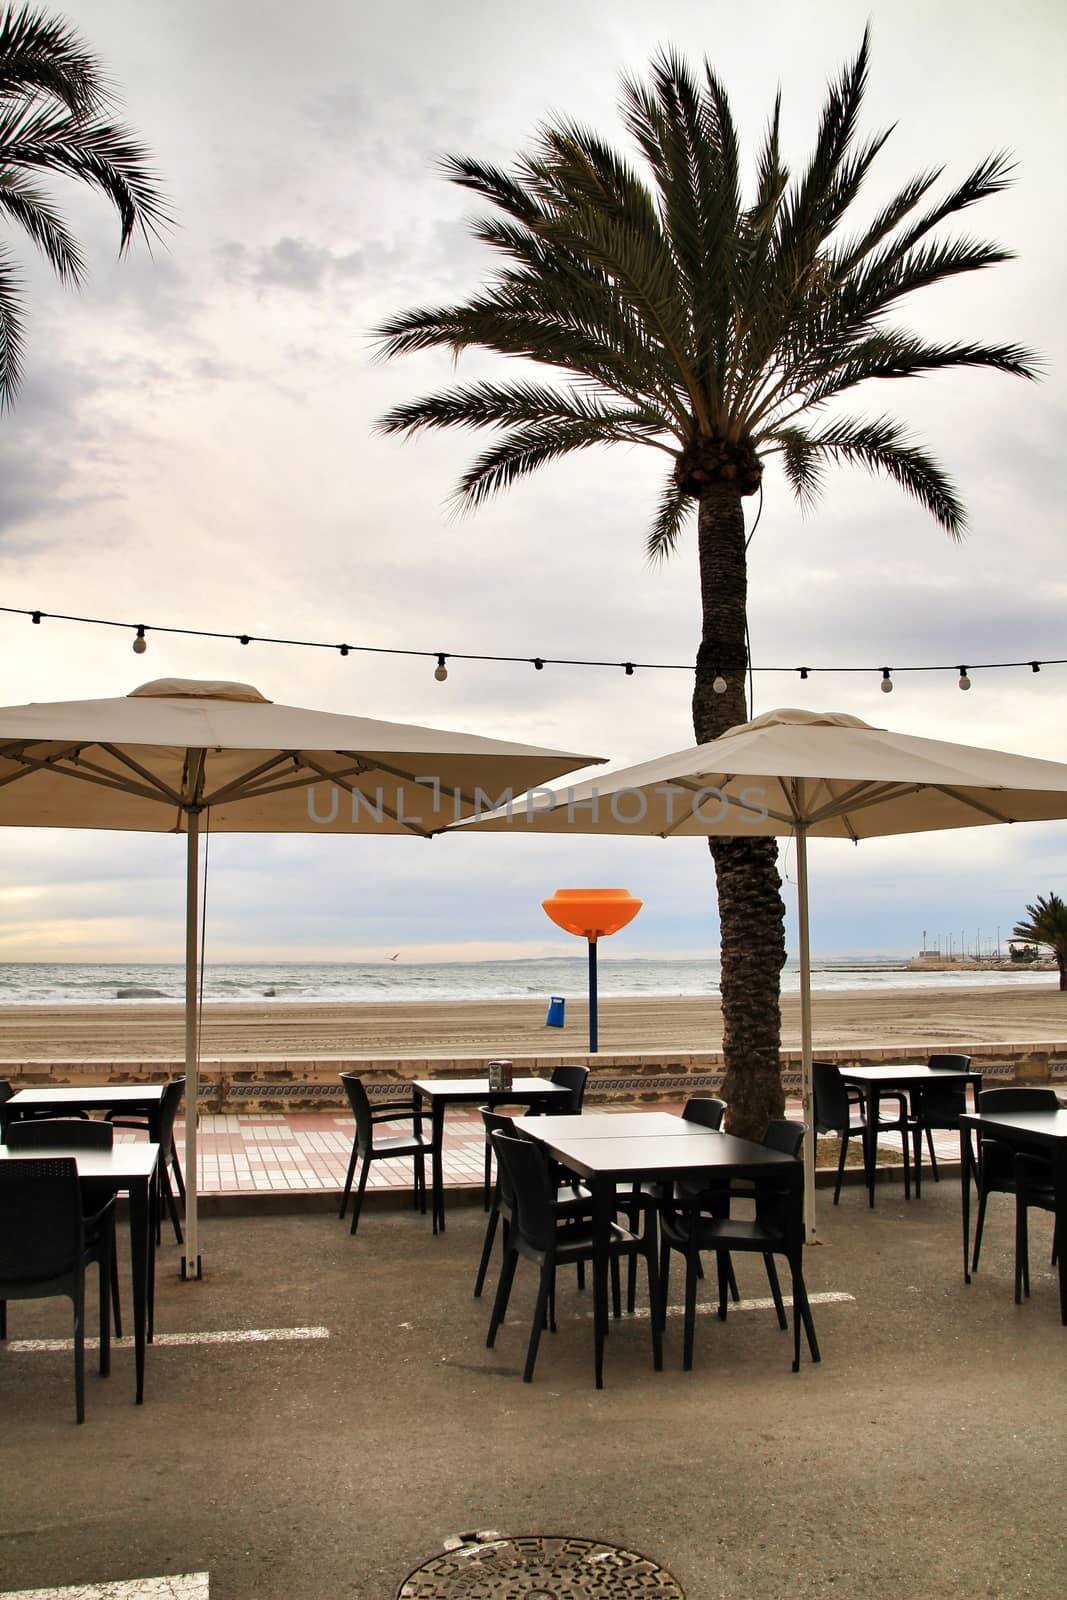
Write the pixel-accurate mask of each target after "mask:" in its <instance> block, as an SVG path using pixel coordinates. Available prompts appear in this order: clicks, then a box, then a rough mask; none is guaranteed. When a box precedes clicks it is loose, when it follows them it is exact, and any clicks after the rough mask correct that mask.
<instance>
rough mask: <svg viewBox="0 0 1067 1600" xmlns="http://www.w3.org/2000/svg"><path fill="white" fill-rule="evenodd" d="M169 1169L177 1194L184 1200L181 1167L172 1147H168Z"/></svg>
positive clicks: (183, 1180)
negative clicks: (172, 1175)
mask: <svg viewBox="0 0 1067 1600" xmlns="http://www.w3.org/2000/svg"><path fill="white" fill-rule="evenodd" d="M170 1169H171V1171H172V1172H173V1174H174V1181H175V1183H176V1184H177V1185H178V1193H179V1194H180V1195H181V1197H182V1199H183V1200H184V1199H185V1179H184V1178H183V1177H182V1166H181V1162H180V1161H179V1160H178V1152H177V1150H175V1148H174V1146H173V1145H171V1147H170Z"/></svg>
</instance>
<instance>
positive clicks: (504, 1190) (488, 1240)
mask: <svg viewBox="0 0 1067 1600" xmlns="http://www.w3.org/2000/svg"><path fill="white" fill-rule="evenodd" d="M479 1110H480V1112H481V1117H482V1122H483V1124H484V1125H485V1136H486V1138H487V1139H489V1138H491V1137H492V1135H493V1134H494V1133H503V1134H506V1135H507V1136H508V1137H509V1138H516V1139H521V1138H525V1137H527V1135H524V1134H522V1133H520V1132H519V1130H518V1129H517V1128H516V1127H515V1124H514V1120H513V1119H512V1118H511V1117H509V1116H506V1115H504V1114H502V1113H501V1112H499V1111H493V1110H492V1109H491V1108H490V1107H489V1106H481V1107H479ZM551 1169H552V1163H551V1162H550V1163H549V1170H550V1171H551ZM592 1203H593V1197H592V1195H591V1194H590V1193H589V1191H588V1189H583V1188H581V1186H580V1185H576V1184H573V1183H565V1184H563V1185H561V1186H558V1187H557V1189H556V1208H557V1210H558V1212H559V1213H560V1215H564V1214H565V1215H567V1216H568V1217H572V1218H576V1217H578V1216H582V1215H584V1216H586V1217H588V1216H589V1215H590V1214H591V1209H592ZM514 1220H515V1194H514V1190H513V1189H512V1185H511V1180H510V1178H509V1176H508V1174H507V1173H506V1172H503V1171H502V1170H501V1168H500V1166H499V1165H498V1166H497V1171H496V1183H495V1184H494V1186H493V1198H492V1204H491V1206H490V1208H489V1220H488V1222H487V1223H486V1225H485V1238H484V1240H483V1241H482V1254H481V1257H480V1259H479V1262H478V1275H477V1277H476V1278H475V1280H474V1298H475V1299H476V1300H477V1299H479V1298H480V1297H481V1293H482V1290H483V1288H484V1287H485V1275H486V1273H487V1271H488V1270H489V1262H490V1259H491V1257H492V1254H493V1240H494V1239H495V1238H496V1231H497V1226H498V1224H500V1223H503V1233H502V1241H503V1248H504V1252H505V1253H506V1252H507V1243H508V1229H509V1227H510V1226H511V1224H512V1222H513V1221H514ZM578 1287H579V1289H584V1288H585V1263H584V1262H582V1261H579V1262H578ZM618 1314H619V1313H618V1311H616V1315H618Z"/></svg>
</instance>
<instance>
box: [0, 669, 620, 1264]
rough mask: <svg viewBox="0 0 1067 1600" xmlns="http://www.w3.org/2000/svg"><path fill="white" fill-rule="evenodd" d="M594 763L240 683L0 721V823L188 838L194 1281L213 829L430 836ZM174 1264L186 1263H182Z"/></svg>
mask: <svg viewBox="0 0 1067 1600" xmlns="http://www.w3.org/2000/svg"><path fill="white" fill-rule="evenodd" d="M597 759H600V758H597V757H590V756H583V755H571V754H567V753H565V752H563V751H559V750H543V749H540V748H538V747H536V746H532V745H520V744H510V743H507V742H505V741H503V740H500V739H486V738H481V737H479V736H478V735H476V734H471V733H446V732H443V731H441V730H439V729H434V728H420V727H415V726H412V725H410V724H408V723H399V722H378V721H373V720H371V719H370V718H369V717H349V716H339V715H337V714H336V713H333V712H328V711H307V710H303V709H300V708H298V707H295V706H283V705H275V704H273V703H272V702H271V701H269V700H267V699H266V698H265V697H264V696H263V695H262V694H260V692H259V690H258V689H253V688H252V687H251V686H250V685H248V684H241V683H199V682H189V681H186V680H184V679H159V680H157V681H156V682H154V683H146V684H143V685H142V686H141V688H139V689H135V690H134V691H133V692H132V694H129V695H126V696H123V697H121V698H119V699H115V700H71V701H60V702H53V703H46V704H41V705H28V706H12V707H8V708H7V709H5V710H0V825H5V826H8V827H33V828H111V829H130V830H134V831H137V832H167V833H185V834H187V835H188V851H187V871H186V880H187V882H186V937H185V957H186V973H185V1074H186V1104H187V1112H186V1119H185V1125H186V1136H185V1161H186V1189H187V1195H186V1218H187V1237H186V1252H187V1253H186V1257H185V1263H188V1266H189V1268H190V1269H191V1270H190V1271H189V1273H188V1275H189V1276H193V1275H194V1273H195V1274H196V1275H199V1270H200V1258H199V1250H198V1231H197V1181H196V1115H195V1111H196V1103H197V1091H198V1087H199V1064H198V1058H197V1034H198V1028H197V988H196V967H197V874H198V836H199V833H200V829H201V819H202V818H206V819H207V826H208V827H209V828H210V830H211V832H214V833H218V832H239V833H378V834H408V835H414V836H416V837H419V838H429V837H430V836H431V835H432V834H434V833H438V832H441V831H442V830H443V829H444V828H445V826H446V825H447V824H449V823H452V822H455V821H456V820H458V819H459V818H461V817H464V816H470V815H471V814H474V813H477V812H478V810H479V809H484V808H485V807H486V806H487V805H489V806H492V805H495V804H497V803H500V802H502V801H503V800H504V798H505V796H506V795H507V794H508V793H518V792H521V791H523V790H525V789H528V788H529V787H530V786H531V785H533V784H539V783H541V782H542V781H543V780H545V779H546V778H557V777H560V776H562V774H563V773H565V772H570V771H573V770H574V769H575V768H576V767H584V766H587V765H589V763H590V762H591V761H595V760H597ZM185 1263H183V1266H184V1265H185Z"/></svg>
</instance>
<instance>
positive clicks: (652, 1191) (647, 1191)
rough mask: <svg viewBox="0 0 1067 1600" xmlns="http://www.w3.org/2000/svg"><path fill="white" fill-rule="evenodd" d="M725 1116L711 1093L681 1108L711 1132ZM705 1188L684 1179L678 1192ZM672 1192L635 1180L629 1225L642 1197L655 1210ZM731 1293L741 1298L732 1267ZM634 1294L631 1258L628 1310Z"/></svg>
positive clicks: (723, 1106)
mask: <svg viewBox="0 0 1067 1600" xmlns="http://www.w3.org/2000/svg"><path fill="white" fill-rule="evenodd" d="M725 1115H726V1101H725V1100H720V1099H719V1098H718V1097H717V1096H716V1095H712V1094H691V1095H690V1096H689V1099H688V1100H687V1101H686V1102H685V1105H684V1106H683V1107H682V1120H683V1122H695V1123H696V1124H697V1126H698V1127H701V1128H707V1129H708V1131H709V1132H711V1133H718V1131H719V1129H720V1128H721V1127H722V1119H723V1117H724V1116H725ZM706 1188H707V1185H706V1184H702V1183H701V1182H700V1180H699V1179H698V1178H683V1179H680V1180H679V1182H678V1185H677V1189H678V1192H679V1193H681V1194H687V1193H688V1194H700V1193H702V1192H703V1191H704V1189H706ZM672 1192H673V1191H672V1190H671V1187H670V1185H669V1184H667V1185H665V1184H662V1183H640V1184H638V1183H635V1184H634V1186H633V1189H632V1191H631V1193H630V1197H629V1199H628V1200H627V1201H626V1203H625V1205H624V1207H623V1209H624V1210H625V1211H626V1212H627V1214H628V1217H629V1224H630V1227H631V1228H636V1226H637V1221H638V1216H637V1212H636V1211H635V1209H634V1207H635V1205H636V1204H637V1203H638V1201H639V1198H640V1197H641V1196H643V1197H644V1199H645V1203H646V1204H647V1203H648V1202H649V1201H651V1202H652V1203H653V1205H654V1206H655V1207H656V1210H657V1212H658V1209H659V1207H660V1206H661V1205H662V1204H663V1202H664V1200H665V1199H668V1198H669V1197H670V1194H671V1193H672ZM655 1225H656V1226H657V1227H658V1226H659V1219H658V1215H657V1217H656V1218H655ZM698 1270H699V1274H700V1276H701V1277H703V1276H704V1269H703V1267H701V1266H700V1265H699V1263H698ZM730 1292H731V1294H732V1295H733V1297H734V1299H735V1300H737V1299H739V1298H740V1297H739V1294H738V1289H737V1280H736V1279H735V1278H734V1275H733V1268H731V1269H730ZM636 1293H637V1262H636V1260H634V1259H633V1258H631V1260H630V1264H629V1267H628V1268H627V1279H626V1309H627V1311H632V1310H633V1309H634V1305H635V1300H636Z"/></svg>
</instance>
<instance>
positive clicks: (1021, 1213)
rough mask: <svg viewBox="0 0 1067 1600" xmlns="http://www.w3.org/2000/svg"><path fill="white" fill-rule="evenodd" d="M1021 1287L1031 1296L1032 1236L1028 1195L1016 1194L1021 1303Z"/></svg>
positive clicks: (1018, 1299) (1017, 1272) (1017, 1298)
mask: <svg viewBox="0 0 1067 1600" xmlns="http://www.w3.org/2000/svg"><path fill="white" fill-rule="evenodd" d="M1020 1289H1021V1290H1022V1293H1023V1294H1024V1295H1025V1296H1026V1298H1027V1300H1029V1298H1030V1237H1029V1229H1028V1228H1027V1218H1026V1197H1025V1195H1022V1194H1018V1193H1017V1194H1016V1196H1015V1304H1016V1305H1017V1306H1018V1305H1021V1304H1022V1299H1021V1297H1020V1293H1019V1291H1020Z"/></svg>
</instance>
